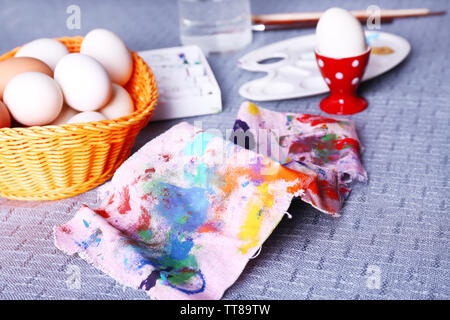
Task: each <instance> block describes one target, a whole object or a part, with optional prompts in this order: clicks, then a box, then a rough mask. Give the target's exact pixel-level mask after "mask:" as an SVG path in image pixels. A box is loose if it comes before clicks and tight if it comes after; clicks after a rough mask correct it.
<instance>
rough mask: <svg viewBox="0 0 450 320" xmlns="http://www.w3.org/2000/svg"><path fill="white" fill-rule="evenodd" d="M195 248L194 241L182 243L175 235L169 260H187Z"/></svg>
mask: <svg viewBox="0 0 450 320" xmlns="http://www.w3.org/2000/svg"><path fill="white" fill-rule="evenodd" d="M193 246H194V243H193V242H192V240H187V241H182V240H181V239H179V238H178V237H177V236H176V235H175V234H171V235H170V253H169V258H170V259H174V260H180V261H181V260H185V259H187V258H188V257H189V252H190V251H191V249H192V247H193Z"/></svg>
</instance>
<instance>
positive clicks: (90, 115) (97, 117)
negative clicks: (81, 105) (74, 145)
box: [67, 111, 108, 123]
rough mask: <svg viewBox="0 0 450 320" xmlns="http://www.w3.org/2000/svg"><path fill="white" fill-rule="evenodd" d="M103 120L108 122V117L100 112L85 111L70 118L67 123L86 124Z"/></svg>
mask: <svg viewBox="0 0 450 320" xmlns="http://www.w3.org/2000/svg"><path fill="white" fill-rule="evenodd" d="M102 120H108V119H106V117H105V116H104V115H103V114H101V113H100V112H96V111H85V112H80V113H78V114H76V115H75V116H73V117H72V118H70V120H69V121H67V123H85V122H93V121H102Z"/></svg>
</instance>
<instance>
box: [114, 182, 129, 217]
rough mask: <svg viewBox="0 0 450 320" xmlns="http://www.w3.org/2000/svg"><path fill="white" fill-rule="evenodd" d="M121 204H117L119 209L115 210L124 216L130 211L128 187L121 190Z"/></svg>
mask: <svg viewBox="0 0 450 320" xmlns="http://www.w3.org/2000/svg"><path fill="white" fill-rule="evenodd" d="M120 200H121V202H120V204H119V207H118V208H117V210H118V211H119V213H120V214H126V213H127V212H128V211H130V210H131V207H130V189H129V187H128V186H125V187H124V188H123V190H122V197H121V199H120Z"/></svg>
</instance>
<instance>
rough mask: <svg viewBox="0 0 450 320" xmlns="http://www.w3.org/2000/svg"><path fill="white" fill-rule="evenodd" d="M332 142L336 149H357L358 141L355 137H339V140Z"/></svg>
mask: <svg viewBox="0 0 450 320" xmlns="http://www.w3.org/2000/svg"><path fill="white" fill-rule="evenodd" d="M333 144H334V147H335V148H336V149H337V150H342V149H355V150H358V149H359V143H358V141H356V140H355V139H352V138H345V139H339V140H336V141H334V142H333Z"/></svg>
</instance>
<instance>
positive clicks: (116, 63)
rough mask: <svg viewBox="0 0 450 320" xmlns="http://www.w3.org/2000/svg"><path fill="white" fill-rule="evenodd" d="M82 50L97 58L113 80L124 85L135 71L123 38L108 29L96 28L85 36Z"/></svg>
mask: <svg viewBox="0 0 450 320" xmlns="http://www.w3.org/2000/svg"><path fill="white" fill-rule="evenodd" d="M80 52H81V53H83V54H87V55H88V56H91V57H93V58H95V59H97V60H98V61H99V62H100V63H101V64H102V65H103V66H104V67H105V69H106V71H108V74H109V76H110V78H111V81H112V82H115V83H117V84H120V85H124V84H126V83H127V82H128V80H129V79H130V77H131V72H132V71H133V59H132V57H131V54H130V51H129V50H128V48H127V46H126V45H125V43H124V42H123V41H122V39H120V38H119V36H117V35H116V34H115V33H113V32H111V31H109V30H106V29H95V30H92V31H91V32H89V33H88V34H87V35H86V37H84V39H83V42H82V43H81V49H80Z"/></svg>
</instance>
